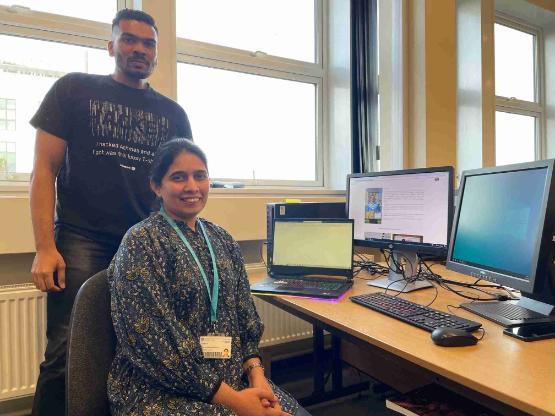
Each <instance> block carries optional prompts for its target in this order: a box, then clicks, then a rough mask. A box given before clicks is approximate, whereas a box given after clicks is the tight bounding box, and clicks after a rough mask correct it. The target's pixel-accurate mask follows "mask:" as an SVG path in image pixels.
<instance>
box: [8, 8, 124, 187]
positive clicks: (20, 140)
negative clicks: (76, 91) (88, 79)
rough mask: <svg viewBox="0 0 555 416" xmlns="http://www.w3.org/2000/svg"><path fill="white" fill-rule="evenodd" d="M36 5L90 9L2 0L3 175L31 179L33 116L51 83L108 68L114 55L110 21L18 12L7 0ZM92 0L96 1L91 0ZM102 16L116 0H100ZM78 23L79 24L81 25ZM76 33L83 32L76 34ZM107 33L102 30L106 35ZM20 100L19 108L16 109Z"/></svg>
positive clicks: (64, 11)
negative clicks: (109, 43)
mask: <svg viewBox="0 0 555 416" xmlns="http://www.w3.org/2000/svg"><path fill="white" fill-rule="evenodd" d="M12 3H17V4H21V5H22V6H27V3H29V4H28V5H29V6H31V7H34V6H36V7H37V8H39V4H40V11H41V12H42V11H48V12H49V13H54V12H57V13H60V14H72V13H73V12H75V13H80V14H81V15H82V17H83V15H84V14H85V13H88V12H87V9H86V8H79V9H78V8H77V7H76V6H74V5H73V4H74V3H75V2H69V1H65V0H64V1H53V0H51V1H41V2H37V1H27V2H24V1H21V0H17V1H16V0H13V1H6V0H0V31H1V32H2V33H9V34H10V35H5V34H0V44H1V45H2V53H1V54H0V85H1V86H2V88H1V94H2V97H3V98H0V181H3V180H9V181H27V180H28V179H29V174H30V172H31V170H32V165H33V159H34V142H35V129H34V128H33V127H32V126H31V125H30V124H29V120H30V119H31V117H32V116H33V115H34V113H35V112H36V110H37V108H38V106H39V104H40V103H41V102H42V99H43V98H44V96H45V94H46V92H47V91H48V90H49V89H50V87H51V86H52V84H53V83H54V82H55V81H56V80H57V79H59V78H60V77H62V76H63V75H65V74H67V73H68V72H75V71H78V72H88V73H98V74H108V73H110V72H111V71H112V69H113V59H112V58H110V57H109V56H108V53H107V52H106V42H107V40H108V39H109V36H110V26H109V25H108V24H105V23H97V22H91V21H85V20H83V21H79V22H78V23H75V22H76V19H73V18H67V17H64V16H58V15H51V16H49V17H48V18H45V17H44V14H43V13H40V12H35V11H33V10H30V11H24V12H21V11H20V10H15V12H14V11H13V10H12V11H9V10H7V8H6V7H4V6H3V5H4V4H12ZM91 4H92V3H91ZM94 4H95V6H94V7H95V8H96V9H97V12H96V14H94V13H92V12H91V13H88V16H87V17H88V18H95V19H96V18H98V19H100V17H99V16H101V14H103V13H104V14H106V16H107V15H108V14H110V19H111V18H113V15H114V14H115V11H116V6H117V0H100V1H99V2H95V3H94ZM76 25H77V26H76ZM75 33H81V35H76V34H75ZM102 34H103V35H102ZM16 103H17V112H16Z"/></svg>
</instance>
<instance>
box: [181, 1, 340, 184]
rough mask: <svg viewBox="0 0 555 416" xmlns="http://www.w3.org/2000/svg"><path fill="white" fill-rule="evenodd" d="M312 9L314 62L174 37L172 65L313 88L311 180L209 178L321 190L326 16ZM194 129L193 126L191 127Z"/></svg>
mask: <svg viewBox="0 0 555 416" xmlns="http://www.w3.org/2000/svg"><path fill="white" fill-rule="evenodd" d="M314 7H315V13H314V17H315V25H314V28H315V49H316V51H315V62H304V61H297V60H294V59H289V58H282V57H278V56H272V55H267V54H265V53H258V52H257V51H247V50H243V49H236V48H231V47H227V46H221V45H214V44H210V43H206V42H201V41H197V40H190V39H185V38H179V37H178V38H177V40H176V52H177V53H176V55H177V57H176V61H177V62H176V65H178V64H180V63H185V64H192V65H199V66H204V67H208V68H215V69H222V70H228V71H233V72H241V73H245V74H250V75H259V76H265V77H270V78H277V79H282V80H287V81H297V82H305V83H311V84H314V85H315V91H316V94H315V100H316V101H315V110H316V111H315V114H316V119H315V120H314V122H315V134H316V137H315V139H316V140H315V143H316V147H315V159H316V164H315V166H316V172H315V174H316V176H315V180H313V181H302V180H258V179H256V180H253V179H243V178H242V179H234V178H213V179H217V180H220V179H221V180H234V181H240V182H242V183H244V184H245V185H247V186H249V187H268V186H272V187H274V186H284V187H323V186H324V171H325V165H326V164H325V162H324V161H325V160H326V159H329V158H328V157H327V153H328V152H327V149H326V146H325V139H324V138H325V136H326V134H327V130H326V126H325V122H324V114H325V112H326V111H327V109H326V103H325V99H324V97H325V96H326V91H325V88H326V87H325V85H326V82H327V73H326V70H325V69H324V68H325V65H324V63H325V59H326V56H325V53H324V48H323V45H324V42H325V40H326V37H327V28H326V25H325V24H324V21H325V16H327V2H325V1H323V0H314ZM193 130H194V125H193Z"/></svg>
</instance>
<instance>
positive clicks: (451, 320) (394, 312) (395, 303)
mask: <svg viewBox="0 0 555 416" xmlns="http://www.w3.org/2000/svg"><path fill="white" fill-rule="evenodd" d="M350 299H351V300H352V301H353V302H355V303H358V304H360V305H362V306H366V307H367V308H370V309H373V310H375V311H378V312H381V313H383V314H385V315H389V316H391V317H392V318H395V319H398V320H400V321H403V322H406V323H408V324H411V325H414V326H417V327H418V328H422V329H425V330H426V331H429V332H432V331H433V330H434V329H436V328H440V327H451V328H458V329H463V330H465V331H469V332H471V331H475V330H477V329H478V328H480V327H481V326H482V324H481V323H479V322H474V321H471V320H469V319H464V318H461V317H459V316H456V315H453V314H450V313H446V312H441V311H438V310H436V309H432V308H429V307H427V306H422V305H419V304H418V303H414V302H411V301H409V300H406V299H401V298H399V297H396V296H392V295H388V294H386V293H381V292H379V293H369V294H366V295H358V296H351V297H350Z"/></svg>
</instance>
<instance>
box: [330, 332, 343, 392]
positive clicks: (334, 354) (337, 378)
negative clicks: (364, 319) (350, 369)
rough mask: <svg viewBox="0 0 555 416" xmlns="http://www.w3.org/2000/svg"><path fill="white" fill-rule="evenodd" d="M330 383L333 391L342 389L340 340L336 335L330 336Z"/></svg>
mask: <svg viewBox="0 0 555 416" xmlns="http://www.w3.org/2000/svg"><path fill="white" fill-rule="evenodd" d="M331 365H332V367H331V368H332V370H331V371H332V373H331V377H332V378H331V381H332V389H333V390H334V391H337V390H341V389H342V388H343V362H342V360H341V338H339V337H338V336H336V335H332V336H331Z"/></svg>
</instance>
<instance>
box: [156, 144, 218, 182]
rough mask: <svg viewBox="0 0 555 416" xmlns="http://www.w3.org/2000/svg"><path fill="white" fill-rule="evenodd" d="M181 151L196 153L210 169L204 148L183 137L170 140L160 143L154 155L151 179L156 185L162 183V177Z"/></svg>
mask: <svg viewBox="0 0 555 416" xmlns="http://www.w3.org/2000/svg"><path fill="white" fill-rule="evenodd" d="M181 153H191V154H193V155H195V156H196V157H198V158H199V159H200V160H202V163H204V165H205V166H206V169H208V161H207V160H206V155H205V154H204V152H203V151H202V149H201V148H200V147H198V146H197V145H196V144H194V143H193V142H192V141H191V140H189V139H183V138H178V139H172V140H168V141H167V142H164V143H162V144H161V145H160V147H159V148H158V150H157V151H156V154H155V155H154V160H153V161H152V166H151V167H150V177H149V179H150V180H151V181H152V182H154V184H155V185H156V186H160V185H162V178H163V177H164V175H165V174H166V172H167V171H168V169H169V167H170V165H171V164H172V163H173V161H174V160H175V158H176V157H177V156H178V155H179V154H181Z"/></svg>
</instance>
